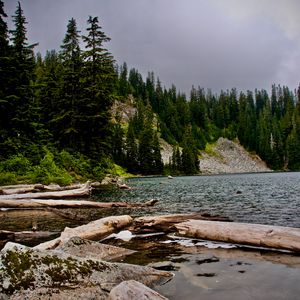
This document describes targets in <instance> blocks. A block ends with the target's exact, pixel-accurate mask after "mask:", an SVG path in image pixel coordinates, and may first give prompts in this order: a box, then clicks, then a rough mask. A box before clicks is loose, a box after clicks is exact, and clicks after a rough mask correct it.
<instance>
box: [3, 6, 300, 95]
mask: <svg viewBox="0 0 300 300" xmlns="http://www.w3.org/2000/svg"><path fill="white" fill-rule="evenodd" d="M20 2H21V6H22V8H23V10H24V14H25V17H26V19H27V22H28V25H27V30H28V37H29V41H30V42H32V43H33V42H38V43H39V46H38V47H37V50H38V51H41V52H42V54H44V53H45V51H46V50H51V49H59V46H60V45H61V42H62V40H63V38H64V35H65V32H66V26H67V22H68V20H69V19H70V18H72V17H74V18H75V19H76V21H77V25H78V29H79V30H81V31H82V33H84V30H85V28H86V27H87V26H86V20H87V19H88V16H89V15H92V16H99V20H100V23H101V26H102V28H103V30H104V31H105V33H106V34H107V35H108V36H109V37H110V38H111V42H110V43H109V44H108V45H107V46H108V48H109V49H110V51H111V52H112V54H113V55H114V57H115V59H116V61H117V62H118V63H119V64H121V63H123V62H124V61H126V62H127V64H128V66H129V67H135V68H137V69H138V70H139V71H140V72H141V73H142V74H143V75H145V74H147V72H148V71H154V73H155V75H156V76H159V78H160V80H161V81H162V83H163V84H164V85H165V86H166V87H170V85H171V84H172V83H174V84H175V85H176V87H177V88H178V89H179V90H181V91H183V92H189V91H190V89H191V87H192V85H195V86H198V85H200V86H201V87H204V88H211V89H213V90H214V91H216V92H219V91H220V90H221V89H230V88H232V87H236V88H238V89H239V90H247V89H250V90H254V88H259V89H260V88H265V89H267V90H270V88H271V85H272V84H273V83H276V84H281V85H287V86H289V87H290V88H291V89H294V88H296V87H297V86H298V84H299V82H300V13H299V11H300V1H299V0H284V1H283V0H21V1H20ZM4 3H5V6H4V9H5V11H6V13H7V14H8V16H9V18H8V21H9V27H10V28H11V23H10V19H11V15H12V14H14V11H15V9H16V5H17V1H15V0H4Z"/></svg>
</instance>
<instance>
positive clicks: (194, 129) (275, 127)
mask: <svg viewBox="0 0 300 300" xmlns="http://www.w3.org/2000/svg"><path fill="white" fill-rule="evenodd" d="M7 18H8V16H7V15H6V13H5V7H4V3H3V1H2V0H0V184H6V183H17V182H43V183H50V182H57V183H60V184H69V183H71V182H74V181H78V180H86V179H101V178H103V177H104V176H105V174H107V173H113V174H119V175H120V174H122V173H125V172H128V173H131V174H143V175H158V174H197V173H200V172H201V170H200V169H199V157H200V156H199V151H200V150H203V149H205V148H206V146H207V144H212V143H214V142H215V141H217V139H218V138H219V137H226V138H228V139H230V140H236V141H239V143H240V144H241V145H243V146H244V147H245V148H246V149H247V150H248V151H250V152H253V153H256V154H258V155H259V156H260V157H261V158H262V159H263V160H264V161H265V162H266V163H267V165H268V166H269V167H270V168H272V169H274V170H300V151H299V150H300V89H298V90H291V89H289V88H288V87H286V86H280V85H275V84H274V85H273V86H272V87H271V90H270V91H269V92H268V91H267V90H258V89H256V90H254V91H238V90H237V89H235V88H232V89H229V90H226V91H221V92H220V93H219V94H216V93H214V92H212V91H210V90H206V89H205V88H202V87H200V86H199V87H192V88H191V91H190V94H189V95H185V94H184V93H181V92H179V91H178V90H177V89H176V87H175V86H174V85H173V86H171V87H169V88H166V87H164V86H163V84H162V82H161V81H160V79H159V78H158V77H156V76H155V74H154V73H153V72H149V73H148V75H147V76H146V78H143V76H142V75H141V74H140V73H139V71H138V70H137V69H135V68H128V66H127V64H126V63H123V64H120V65H118V64H117V63H116V61H115V60H114V57H113V54H112V53H110V52H109V50H108V49H107V48H108V45H109V41H110V38H109V37H108V36H107V35H106V34H105V32H104V30H103V29H102V26H101V24H100V21H99V18H98V17H92V16H90V17H88V18H87V22H86V28H84V29H81V28H78V26H77V23H76V20H75V19H74V18H72V19H70V20H69V21H68V23H67V24H66V30H65V36H64V38H63V40H62V43H61V46H60V49H59V50H49V51H47V53H46V54H45V56H44V57H42V56H41V54H39V53H35V46H36V45H37V44H29V43H28V39H27V32H26V26H27V21H26V17H25V15H24V12H23V10H22V7H21V5H20V3H19V2H18V3H17V5H16V10H15V14H14V15H13V16H12V21H13V24H14V28H8V25H7ZM128 101H130V103H131V104H132V106H133V107H134V108H135V110H134V111H135V112H134V114H133V116H132V117H130V119H129V120H128V122H126V123H124V122H123V120H122V116H121V115H118V114H113V106H114V105H115V103H128ZM162 139H164V140H165V141H166V142H168V143H169V144H171V145H172V147H173V155H172V158H171V159H170V161H169V163H168V164H165V165H164V164H163V161H162V156H161V146H160V142H161V140H162ZM200 159H201V158H200Z"/></svg>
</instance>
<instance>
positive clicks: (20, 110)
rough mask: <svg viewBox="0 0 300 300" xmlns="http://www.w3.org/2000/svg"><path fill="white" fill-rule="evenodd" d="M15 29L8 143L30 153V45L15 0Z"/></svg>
mask: <svg viewBox="0 0 300 300" xmlns="http://www.w3.org/2000/svg"><path fill="white" fill-rule="evenodd" d="M13 22H14V25H15V29H14V30H11V31H10V33H11V36H12V38H11V41H12V47H11V51H12V56H11V57H12V59H11V61H10V66H9V71H11V75H13V79H12V78H10V79H11V81H10V82H9V83H8V84H9V86H10V90H9V92H10V95H9V96H7V98H6V99H7V101H9V105H10V114H9V122H8V126H10V130H11V135H10V139H11V145H14V148H15V149H14V151H16V152H18V151H22V152H23V153H25V152H30V151H31V149H30V148H31V147H30V145H31V144H32V143H33V141H34V140H35V139H36V138H37V136H36V130H35V123H36V120H35V117H36V116H35V113H34V111H35V109H36V107H35V106H36V102H35V99H34V91H33V85H32V82H33V80H34V67H35V60H34V53H33V48H34V46H35V45H36V44H34V45H28V43H27V37H26V27H25V25H26V24H27V22H26V18H25V16H24V14H23V10H22V8H21V5H20V2H18V5H17V9H16V12H15V15H13Z"/></svg>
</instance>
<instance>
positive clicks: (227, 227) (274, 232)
mask: <svg viewBox="0 0 300 300" xmlns="http://www.w3.org/2000/svg"><path fill="white" fill-rule="evenodd" d="M175 227H176V229H177V230H178V232H179V234H181V235H184V236H188V237H195V238H199V239H207V240H212V241H220V242H229V243H234V244H242V245H250V246H255V247H266V248H273V249H281V250H289V251H294V252H300V229H299V228H291V227H282V226H269V225H259V224H246V223H228V222H214V221H201V220H189V221H187V222H184V223H179V224H175Z"/></svg>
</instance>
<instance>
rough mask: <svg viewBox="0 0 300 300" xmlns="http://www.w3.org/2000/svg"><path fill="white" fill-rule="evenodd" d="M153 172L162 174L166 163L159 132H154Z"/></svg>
mask: <svg viewBox="0 0 300 300" xmlns="http://www.w3.org/2000/svg"><path fill="white" fill-rule="evenodd" d="M153 135H154V136H153V149H152V151H153V174H161V173H162V172H163V169H164V164H163V161H162V156H161V149H160V144H159V139H158V136H157V133H154V134H153Z"/></svg>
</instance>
